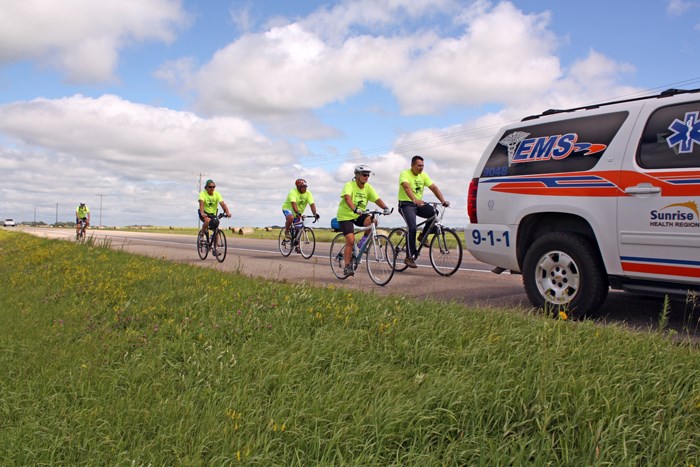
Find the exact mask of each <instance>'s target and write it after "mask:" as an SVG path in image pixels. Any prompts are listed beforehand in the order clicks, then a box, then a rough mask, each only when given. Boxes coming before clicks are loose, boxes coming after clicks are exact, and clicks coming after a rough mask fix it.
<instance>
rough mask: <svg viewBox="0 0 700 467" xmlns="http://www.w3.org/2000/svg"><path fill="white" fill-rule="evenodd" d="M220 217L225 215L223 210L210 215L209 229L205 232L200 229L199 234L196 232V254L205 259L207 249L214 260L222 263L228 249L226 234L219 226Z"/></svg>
mask: <svg viewBox="0 0 700 467" xmlns="http://www.w3.org/2000/svg"><path fill="white" fill-rule="evenodd" d="M222 217H226V214H225V213H223V212H222V213H219V214H218V215H217V216H216V217H212V220H211V221H209V229H207V231H206V232H202V231H201V230H200V231H199V234H197V254H198V255H199V258H200V259H202V260H205V259H207V256H208V255H209V251H211V252H212V254H213V255H214V257H215V258H216V260H217V261H218V262H220V263H223V262H224V260H225V259H226V253H227V251H228V247H227V244H226V234H225V233H224V231H223V230H221V229H220V228H219V219H221V218H222ZM215 221H216V222H215ZM212 226H213V228H212ZM209 231H212V232H213V233H212V235H211V236H209Z"/></svg>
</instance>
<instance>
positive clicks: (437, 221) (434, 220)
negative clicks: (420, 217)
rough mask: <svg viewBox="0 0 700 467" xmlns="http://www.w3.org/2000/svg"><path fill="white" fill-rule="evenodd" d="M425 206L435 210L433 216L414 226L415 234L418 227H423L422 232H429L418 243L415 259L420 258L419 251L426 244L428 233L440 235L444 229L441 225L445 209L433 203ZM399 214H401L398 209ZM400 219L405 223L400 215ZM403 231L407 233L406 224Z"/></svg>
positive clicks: (439, 204)
mask: <svg viewBox="0 0 700 467" xmlns="http://www.w3.org/2000/svg"><path fill="white" fill-rule="evenodd" d="M425 204H427V205H430V206H432V207H433V208H434V209H435V214H434V215H432V216H431V217H429V218H427V219H426V220H424V221H423V222H421V223H419V224H416V233H418V231H419V230H420V229H419V227H420V226H424V227H423V231H424V232H429V233H426V234H425V235H423V238H421V240H420V242H419V243H418V246H417V247H416V257H418V256H420V251H421V250H422V249H423V247H424V246H426V245H427V244H428V235H430V233H436V234H440V233H442V229H443V228H444V227H445V226H444V225H442V218H443V216H444V215H445V211H446V209H445V208H443V206H442V204H441V203H435V202H430V203H425ZM399 213H401V210H400V209H399ZM401 218H402V219H403V220H404V223H405V222H406V219H404V217H403V215H401ZM428 222H430V224H428ZM405 229H406V232H408V224H406V225H405ZM433 229H435V232H432V230H433Z"/></svg>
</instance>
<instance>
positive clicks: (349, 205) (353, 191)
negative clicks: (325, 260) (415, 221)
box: [336, 164, 391, 276]
mask: <svg viewBox="0 0 700 467" xmlns="http://www.w3.org/2000/svg"><path fill="white" fill-rule="evenodd" d="M370 175H371V172H370V170H369V167H368V166H366V165H363V164H362V165H358V166H356V167H355V178H353V179H352V180H350V181H349V182H348V183H346V184H345V186H344V187H343V191H342V193H340V203H339V204H338V213H337V214H336V217H337V218H338V223H339V224H340V230H341V232H343V235H344V236H345V251H344V252H343V253H344V259H345V275H346V276H352V275H354V274H355V272H354V271H353V270H352V265H351V264H350V262H351V261H352V247H353V245H354V244H355V226H358V227H367V226H369V224H370V222H371V217H370V216H369V215H367V214H361V212H362V211H365V210H366V209H367V202H368V201H372V202H374V203H375V204H376V205H377V206H379V207H380V208H382V209H384V215H388V214H389V213H390V212H391V211H390V210H389V208H388V207H387V205H386V204H385V203H384V201H382V199H381V198H380V197H379V195H378V194H377V192H376V191H374V188H373V187H372V185H370V184H369V176H370ZM369 234H370V231H366V232H365V235H364V237H363V239H366V238H367V236H368V235H369Z"/></svg>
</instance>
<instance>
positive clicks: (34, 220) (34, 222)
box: [33, 206, 36, 227]
mask: <svg viewBox="0 0 700 467" xmlns="http://www.w3.org/2000/svg"><path fill="white" fill-rule="evenodd" d="M33 225H34V227H36V206H34V224H33Z"/></svg>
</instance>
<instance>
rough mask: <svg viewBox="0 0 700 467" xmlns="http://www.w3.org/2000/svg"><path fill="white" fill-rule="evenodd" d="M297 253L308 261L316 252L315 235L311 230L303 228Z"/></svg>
mask: <svg viewBox="0 0 700 467" xmlns="http://www.w3.org/2000/svg"><path fill="white" fill-rule="evenodd" d="M299 251H300V252H301V256H303V257H304V258H305V259H309V258H311V257H312V256H313V255H314V251H316V235H315V234H314V230H313V229H312V228H310V227H304V230H303V231H302V232H301V235H300V236H299Z"/></svg>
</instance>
